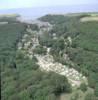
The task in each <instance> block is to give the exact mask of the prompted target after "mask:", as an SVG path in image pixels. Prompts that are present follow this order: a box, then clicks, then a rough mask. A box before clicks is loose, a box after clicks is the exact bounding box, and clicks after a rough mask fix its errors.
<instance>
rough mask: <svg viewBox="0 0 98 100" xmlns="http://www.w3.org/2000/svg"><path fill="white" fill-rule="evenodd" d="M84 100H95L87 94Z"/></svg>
mask: <svg viewBox="0 0 98 100" xmlns="http://www.w3.org/2000/svg"><path fill="white" fill-rule="evenodd" d="M84 100H96V98H95V96H94V94H92V93H87V94H86V96H85V99H84Z"/></svg>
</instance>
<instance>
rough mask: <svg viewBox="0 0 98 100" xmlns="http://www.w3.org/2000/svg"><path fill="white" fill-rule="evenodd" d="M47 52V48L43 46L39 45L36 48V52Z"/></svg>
mask: <svg viewBox="0 0 98 100" xmlns="http://www.w3.org/2000/svg"><path fill="white" fill-rule="evenodd" d="M46 52H47V49H46V48H43V46H41V45H40V46H37V47H36V48H35V49H34V53H36V54H46Z"/></svg>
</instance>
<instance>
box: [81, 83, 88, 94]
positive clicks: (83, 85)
mask: <svg viewBox="0 0 98 100" xmlns="http://www.w3.org/2000/svg"><path fill="white" fill-rule="evenodd" d="M80 89H81V90H82V91H83V92H85V91H87V85H86V84H85V83H81V85H80Z"/></svg>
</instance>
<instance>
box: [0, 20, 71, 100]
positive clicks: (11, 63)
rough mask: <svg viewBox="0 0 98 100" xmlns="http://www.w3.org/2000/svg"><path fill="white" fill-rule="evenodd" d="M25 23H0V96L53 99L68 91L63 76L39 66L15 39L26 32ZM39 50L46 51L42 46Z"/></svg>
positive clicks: (12, 99)
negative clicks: (21, 49) (41, 69)
mask: <svg viewBox="0 0 98 100" xmlns="http://www.w3.org/2000/svg"><path fill="white" fill-rule="evenodd" d="M25 28H26V25H25V24H22V23H16V24H14V23H12V22H11V23H10V24H6V25H0V67H1V100H56V95H57V94H60V93H62V92H66V93H69V92H71V87H70V84H69V83H68V80H67V79H66V77H64V76H60V75H58V74H56V73H52V72H50V73H45V72H42V71H40V70H39V66H38V65H37V64H36V62H37V59H36V58H35V57H33V58H32V59H29V58H28V57H27V56H26V55H25V54H24V51H19V50H17V43H18V42H19V41H21V37H22V36H23V35H24V34H25V30H26V29H25ZM36 49H37V50H36V51H37V52H38V53H46V49H45V48H43V47H42V46H40V47H37V48H36Z"/></svg>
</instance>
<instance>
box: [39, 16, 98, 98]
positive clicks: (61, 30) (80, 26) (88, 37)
mask: <svg viewBox="0 0 98 100" xmlns="http://www.w3.org/2000/svg"><path fill="white" fill-rule="evenodd" d="M89 16H91V15H90V14H87V15H86V14H84V15H82V14H77V15H75V16H74V15H73V16H71V15H70V16H67V15H66V16H63V15H46V16H43V17H42V18H40V20H42V21H46V22H47V21H48V22H50V23H51V24H53V29H52V30H50V33H49V34H50V35H51V36H53V34H54V33H55V34H56V38H57V41H58V40H59V39H60V38H63V39H64V41H65V42H66V44H67V45H64V50H63V52H62V50H61V52H62V55H63V54H64V53H67V54H68V56H69V58H70V61H71V62H72V63H73V64H74V65H75V66H73V64H71V63H68V62H67V63H68V64H69V65H70V67H74V68H75V69H77V70H78V71H79V72H82V73H83V74H84V75H86V76H87V78H88V85H89V87H91V88H93V89H94V90H95V91H96V90H98V89H97V86H96V84H98V77H97V76H98V45H97V44H98V39H97V37H98V31H97V30H98V29H97V26H98V22H97V21H86V22H81V21H80V19H81V18H84V17H89ZM68 37H71V38H72V45H68V40H67V38H68ZM53 45H55V43H54V44H53ZM57 46H58V45H57ZM53 47H54V46H52V51H51V53H52V54H54V58H57V57H58V58H60V59H59V60H56V61H59V62H61V59H62V58H63V56H61V53H59V54H58V49H57V48H53ZM65 62H66V61H65ZM67 63H65V64H67ZM83 88H84V86H83ZM96 93H97V91H96V92H95V95H96ZM95 95H94V96H95Z"/></svg>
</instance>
